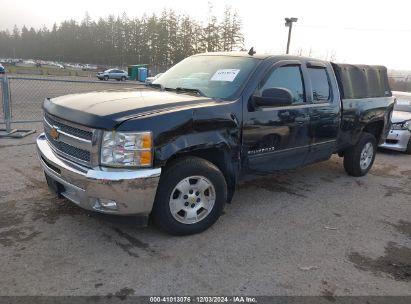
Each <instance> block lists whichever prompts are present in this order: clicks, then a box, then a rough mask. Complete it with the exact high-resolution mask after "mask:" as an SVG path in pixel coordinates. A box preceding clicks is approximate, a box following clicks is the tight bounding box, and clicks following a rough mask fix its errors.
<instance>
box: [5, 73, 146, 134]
mask: <svg viewBox="0 0 411 304" xmlns="http://www.w3.org/2000/svg"><path fill="white" fill-rule="evenodd" d="M0 80H1V81H0V82H1V87H0V92H1V94H0V95H1V96H0V105H1V112H0V123H1V124H6V135H4V134H0V136H3V137H4V136H8V135H7V133H8V132H10V131H12V130H11V124H16V123H35V122H42V120H43V110H42V104H43V101H44V99H45V98H54V97H57V96H62V95H67V94H76V93H87V92H98V91H113V90H114V91H115V90H127V89H129V90H133V89H134V90H135V89H137V88H139V87H140V88H141V87H142V86H143V84H142V83H140V82H136V81H115V80H114V81H111V80H110V81H99V80H96V81H92V80H83V79H70V78H61V79H56V78H47V77H38V76H37V77H20V76H9V77H7V78H6V77H4V78H3V79H0ZM7 91H8V93H7ZM5 94H6V95H7V94H9V95H8V96H9V98H4V96H6V95H5ZM2 131H4V130H3V129H2ZM13 131H14V132H13V133H15V130H13ZM13 137H19V136H13Z"/></svg>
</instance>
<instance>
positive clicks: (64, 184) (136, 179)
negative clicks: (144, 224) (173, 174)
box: [37, 133, 161, 215]
mask: <svg viewBox="0 0 411 304" xmlns="http://www.w3.org/2000/svg"><path fill="white" fill-rule="evenodd" d="M37 150H38V154H39V158H40V163H41V166H42V167H43V170H44V173H45V174H46V176H47V177H48V179H49V181H50V182H52V183H55V184H54V185H55V186H56V187H55V188H54V187H53V188H54V189H55V190H56V191H57V192H58V194H60V195H62V196H64V197H66V198H67V199H68V200H70V201H72V202H74V203H75V204H77V205H78V206H80V207H82V208H84V209H88V210H93V211H98V212H103V213H110V214H118V215H137V214H139V215H148V214H149V213H150V212H151V210H152V208H153V204H154V198H155V195H156V191H157V186H158V182H159V180H160V174H161V169H160V168H156V169H138V170H119V169H109V168H103V167H96V168H93V169H90V168H86V167H83V166H81V165H78V164H76V163H73V162H71V161H69V160H66V159H64V158H61V157H59V156H57V154H56V153H55V152H54V151H53V150H52V148H51V147H50V145H49V143H48V142H47V139H46V137H45V135H44V133H43V134H41V135H40V136H39V137H38V138H37ZM103 200H105V201H107V200H110V201H115V202H116V208H115V209H109V208H106V207H104V206H103V205H102V204H101V202H102V201H103Z"/></svg>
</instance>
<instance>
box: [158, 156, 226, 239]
mask: <svg viewBox="0 0 411 304" xmlns="http://www.w3.org/2000/svg"><path fill="white" fill-rule="evenodd" d="M226 200H227V184H226V181H225V178H224V175H223V174H222V173H221V171H220V170H219V169H218V168H217V167H216V166H215V165H214V164H212V163H210V162H209V161H207V160H205V159H202V158H198V157H187V158H184V159H181V160H179V161H176V162H175V163H173V164H172V165H170V166H169V167H168V168H167V169H166V170H165V171H164V172H163V173H162V175H161V179H160V183H159V187H158V189H157V194H156V199H155V203H154V208H153V216H154V220H155V221H156V223H157V224H158V225H159V226H160V227H161V228H162V229H163V230H164V231H166V232H167V233H169V234H172V235H189V234H195V233H200V232H202V231H204V230H206V229H208V228H209V227H211V226H212V225H213V224H214V223H215V222H216V221H217V220H218V218H219V217H220V215H221V213H222V211H223V208H224V205H225V202H226Z"/></svg>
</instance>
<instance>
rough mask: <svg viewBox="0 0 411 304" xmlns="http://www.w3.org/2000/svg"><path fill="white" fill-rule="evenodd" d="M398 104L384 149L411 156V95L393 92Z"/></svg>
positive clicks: (395, 107)
mask: <svg viewBox="0 0 411 304" xmlns="http://www.w3.org/2000/svg"><path fill="white" fill-rule="evenodd" d="M392 94H393V95H394V96H395V97H396V99H397V103H396V104H395V106H394V112H393V113H392V118H391V123H392V125H391V130H390V133H389V134H388V136H387V139H386V140H385V143H383V144H382V145H380V147H382V148H386V149H391V150H396V151H401V152H405V153H407V154H411V93H407V92H392Z"/></svg>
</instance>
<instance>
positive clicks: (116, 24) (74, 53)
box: [0, 7, 244, 70]
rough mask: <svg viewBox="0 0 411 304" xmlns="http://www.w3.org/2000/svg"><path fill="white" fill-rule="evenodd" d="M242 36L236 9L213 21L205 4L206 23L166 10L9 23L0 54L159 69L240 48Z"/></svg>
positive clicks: (1, 35)
mask: <svg viewBox="0 0 411 304" xmlns="http://www.w3.org/2000/svg"><path fill="white" fill-rule="evenodd" d="M243 45H244V37H243V34H242V32H241V20H240V18H239V16H238V14H237V12H236V11H234V10H233V9H232V8H231V7H226V8H225V11H224V15H223V19H222V20H221V21H219V20H218V19H217V17H216V16H214V15H213V14H212V7H210V9H209V13H208V18H207V21H206V22H199V21H197V20H195V19H193V18H191V17H190V16H187V15H178V14H177V13H176V12H175V11H173V10H172V9H169V10H163V12H162V13H161V14H160V15H159V16H157V15H156V14H153V15H151V16H147V15H143V16H142V17H140V18H129V17H128V16H127V15H126V14H125V13H124V14H123V15H122V16H121V17H120V16H118V17H115V16H113V15H109V16H108V17H106V18H99V19H98V20H92V19H91V18H90V16H89V14H88V13H86V15H85V17H84V19H83V20H82V21H81V22H77V21H75V20H67V21H63V22H61V23H60V24H59V25H57V24H54V25H53V27H52V28H51V29H49V28H47V27H43V28H41V29H38V30H36V29H34V28H33V27H31V28H27V27H26V26H23V27H22V28H21V29H20V28H18V27H17V26H15V27H14V28H13V30H12V32H9V31H8V30H3V31H0V57H6V58H25V59H34V60H37V59H38V60H40V59H41V60H53V61H58V62H73V63H90V64H99V65H110V66H125V65H128V64H137V63H148V64H150V65H151V66H153V67H154V66H155V67H157V69H158V70H165V69H167V68H169V67H170V66H172V65H174V64H176V63H177V62H179V61H180V60H182V59H184V58H185V57H187V56H190V55H192V54H195V53H200V52H214V51H233V50H241V49H243Z"/></svg>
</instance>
